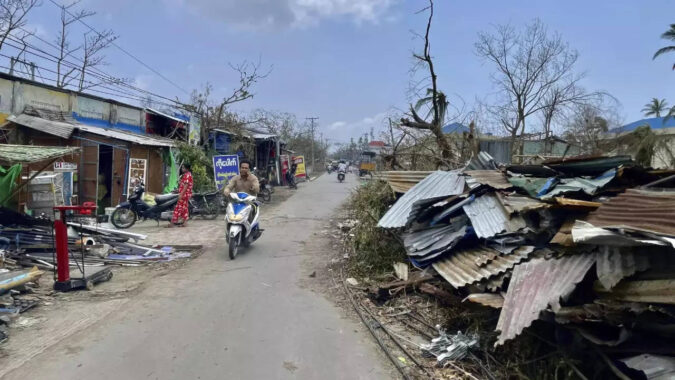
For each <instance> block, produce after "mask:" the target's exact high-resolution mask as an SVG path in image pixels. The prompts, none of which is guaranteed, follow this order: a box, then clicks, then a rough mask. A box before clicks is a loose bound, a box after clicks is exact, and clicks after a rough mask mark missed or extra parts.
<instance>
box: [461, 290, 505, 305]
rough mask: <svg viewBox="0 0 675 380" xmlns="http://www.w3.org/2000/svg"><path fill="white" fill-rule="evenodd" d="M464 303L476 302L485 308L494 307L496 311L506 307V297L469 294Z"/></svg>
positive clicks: (492, 294) (495, 294)
mask: <svg viewBox="0 0 675 380" xmlns="http://www.w3.org/2000/svg"><path fill="white" fill-rule="evenodd" d="M463 301H469V302H475V303H479V304H481V305H484V306H489V307H494V308H495V309H501V307H502V306H503V305H504V297H502V295H501V294H497V293H474V294H469V295H468V296H467V297H466V298H464V299H463V300H462V302H463Z"/></svg>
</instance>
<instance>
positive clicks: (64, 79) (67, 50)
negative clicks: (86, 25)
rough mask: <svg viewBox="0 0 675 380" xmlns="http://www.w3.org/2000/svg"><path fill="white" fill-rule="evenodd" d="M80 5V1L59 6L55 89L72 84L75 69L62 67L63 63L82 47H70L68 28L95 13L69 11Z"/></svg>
mask: <svg viewBox="0 0 675 380" xmlns="http://www.w3.org/2000/svg"><path fill="white" fill-rule="evenodd" d="M79 3H80V0H77V1H75V2H72V3H70V4H69V5H62V6H61V29H60V30H59V32H58V34H57V36H56V41H55V43H56V45H57V46H58V47H59V55H58V57H57V59H56V87H59V88H64V87H67V86H68V85H70V84H71V83H72V81H73V80H75V78H76V73H77V70H78V69H77V67H76V66H73V65H71V66H70V67H69V66H66V65H64V61H65V60H66V58H68V56H71V55H72V54H74V53H75V52H77V51H78V50H80V49H82V45H77V46H75V47H72V46H71V43H70V41H69V38H68V32H69V29H70V26H71V25H72V24H73V23H75V22H78V21H81V20H82V19H85V18H87V17H90V16H93V15H95V14H96V12H92V11H87V10H84V9H82V10H79V11H71V9H73V8H74V7H75V6H76V5H77V4H79Z"/></svg>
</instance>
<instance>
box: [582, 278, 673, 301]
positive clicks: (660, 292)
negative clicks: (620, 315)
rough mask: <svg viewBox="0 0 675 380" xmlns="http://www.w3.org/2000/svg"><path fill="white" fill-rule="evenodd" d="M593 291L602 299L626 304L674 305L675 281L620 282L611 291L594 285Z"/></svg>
mask: <svg viewBox="0 0 675 380" xmlns="http://www.w3.org/2000/svg"><path fill="white" fill-rule="evenodd" d="M593 288H594V290H595V291H596V292H597V293H599V294H601V295H602V296H603V297H604V298H608V299H613V300H617V301H628V302H654V303H664V304H670V305H675V280H672V279H667V280H648V281H622V282H620V283H619V284H618V285H616V286H615V287H614V288H612V290H611V291H607V290H605V289H603V288H602V286H599V284H596V286H594V287H593Z"/></svg>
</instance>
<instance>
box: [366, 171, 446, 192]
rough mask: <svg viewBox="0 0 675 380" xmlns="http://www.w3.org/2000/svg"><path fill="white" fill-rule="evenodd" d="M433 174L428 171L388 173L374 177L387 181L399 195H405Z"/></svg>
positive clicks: (378, 173)
mask: <svg viewBox="0 0 675 380" xmlns="http://www.w3.org/2000/svg"><path fill="white" fill-rule="evenodd" d="M431 173H433V172H430V171H429V172H426V171H388V172H376V173H374V174H373V177H375V178H377V179H379V180H382V181H385V182H387V183H388V184H389V186H391V188H392V190H394V191H395V192H397V193H405V192H406V191H408V190H410V188H412V187H413V186H415V185H417V184H418V183H419V182H420V181H421V180H423V179H424V178H426V177H427V176H428V175H429V174H431Z"/></svg>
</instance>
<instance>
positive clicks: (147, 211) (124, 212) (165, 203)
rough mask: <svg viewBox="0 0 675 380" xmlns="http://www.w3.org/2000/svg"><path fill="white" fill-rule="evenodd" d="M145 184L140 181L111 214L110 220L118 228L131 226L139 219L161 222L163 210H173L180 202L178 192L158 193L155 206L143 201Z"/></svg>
mask: <svg viewBox="0 0 675 380" xmlns="http://www.w3.org/2000/svg"><path fill="white" fill-rule="evenodd" d="M144 192H145V185H144V184H143V183H140V184H139V185H138V186H136V188H135V189H134V193H133V194H131V195H130V196H129V200H127V201H126V202H122V203H120V204H119V205H117V207H116V208H115V211H113V213H112V215H111V216H110V222H111V223H112V224H113V225H114V226H115V227H117V228H129V227H131V226H133V225H134V223H136V220H138V219H143V220H147V219H153V220H155V221H157V224H159V218H160V217H161V215H162V212H164V211H167V210H171V209H173V208H174V206H175V205H176V203H177V202H178V194H165V195H156V196H155V202H156V204H155V205H154V206H150V205H149V204H147V203H145V202H144V201H143V198H142V197H143V193H144Z"/></svg>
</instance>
